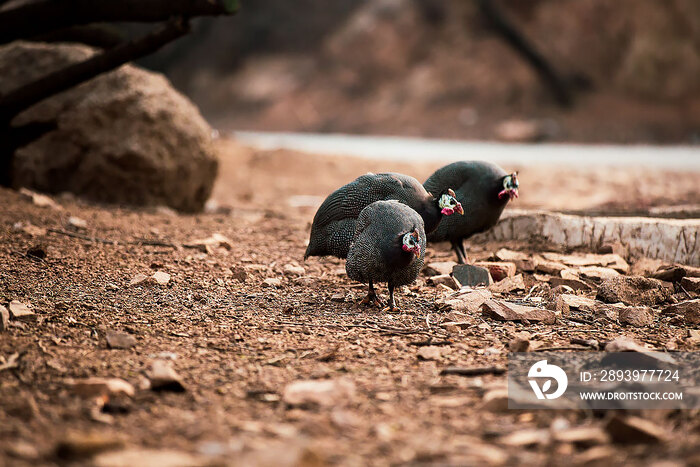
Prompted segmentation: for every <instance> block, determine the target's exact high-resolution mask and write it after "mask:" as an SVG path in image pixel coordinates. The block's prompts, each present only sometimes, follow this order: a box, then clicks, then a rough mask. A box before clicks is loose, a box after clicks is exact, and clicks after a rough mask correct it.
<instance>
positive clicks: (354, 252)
mask: <svg viewBox="0 0 700 467" xmlns="http://www.w3.org/2000/svg"><path fill="white" fill-rule="evenodd" d="M425 241H426V238H425V228H424V227H423V219H422V218H421V217H420V216H419V215H418V213H417V212H416V211H414V210H413V209H412V208H410V207H408V206H406V205H405V204H401V203H399V202H398V201H376V202H374V203H372V204H370V205H369V206H367V207H366V208H364V209H363V210H362V212H360V215H359V217H358V218H357V226H356V228H355V232H354V236H353V239H352V243H351V245H350V249H349V251H348V259H347V262H346V263H345V271H346V272H347V273H348V277H349V278H350V279H353V280H356V281H359V282H363V283H367V284H369V292H368V294H367V297H366V298H365V299H364V300H363V302H364V303H372V302H374V303H376V304H378V305H381V304H382V301H381V299H380V298H379V297H378V296H377V293H376V292H375V290H374V283H375V282H387V283H388V286H389V306H388V307H387V308H385V310H384V311H386V310H391V311H397V308H396V302H395V301H394V288H396V287H397V286H401V285H406V284H410V283H411V282H413V281H414V280H416V277H418V273H419V272H420V270H421V268H422V267H423V259H424V254H423V252H424V251H425Z"/></svg>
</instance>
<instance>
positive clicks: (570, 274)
mask: <svg viewBox="0 0 700 467" xmlns="http://www.w3.org/2000/svg"><path fill="white" fill-rule="evenodd" d="M559 277H561V278H562V279H567V280H574V281H577V280H580V279H581V277H580V276H579V274H578V270H577V269H571V268H566V269H564V270H562V271H559Z"/></svg>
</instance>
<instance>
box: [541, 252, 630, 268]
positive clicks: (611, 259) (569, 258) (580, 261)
mask: <svg viewBox="0 0 700 467" xmlns="http://www.w3.org/2000/svg"><path fill="white" fill-rule="evenodd" d="M542 257H543V258H544V259H546V260H549V261H556V262H558V263H563V264H566V265H567V266H571V267H584V266H599V267H604V268H610V269H614V270H616V271H618V272H621V273H627V272H628V271H629V264H627V261H625V260H624V259H623V258H622V257H621V256H620V255H618V254H606V255H596V254H592V253H587V254H585V255H562V254H559V253H551V252H547V253H542Z"/></svg>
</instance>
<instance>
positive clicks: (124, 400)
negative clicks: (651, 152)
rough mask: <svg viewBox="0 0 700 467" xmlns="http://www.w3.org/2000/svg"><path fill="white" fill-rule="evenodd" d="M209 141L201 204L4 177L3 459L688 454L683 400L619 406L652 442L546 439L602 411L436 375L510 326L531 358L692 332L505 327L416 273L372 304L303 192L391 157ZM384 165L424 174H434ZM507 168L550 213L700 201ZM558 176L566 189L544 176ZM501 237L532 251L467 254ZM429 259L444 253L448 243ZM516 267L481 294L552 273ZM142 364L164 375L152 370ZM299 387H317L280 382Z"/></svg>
mask: <svg viewBox="0 0 700 467" xmlns="http://www.w3.org/2000/svg"><path fill="white" fill-rule="evenodd" d="M220 149H221V153H222V170H221V175H220V180H219V183H218V185H217V187H216V189H215V194H214V200H215V202H214V203H211V204H210V209H209V212H207V213H203V214H199V215H177V214H175V213H173V212H170V211H169V210H167V209H129V208H120V207H114V206H98V205H94V204H88V203H85V202H82V201H80V200H76V199H73V198H72V197H70V196H58V197H56V198H54V199H55V200H56V202H57V203H58V204H57V205H56V206H53V207H52V206H48V207H43V206H39V205H37V204H36V203H33V202H32V200H31V199H29V198H27V197H26V196H24V195H22V194H20V193H17V192H14V191H10V190H6V189H2V190H0V264H2V268H1V269H0V303H2V304H4V305H6V306H7V305H8V304H10V302H11V301H13V300H17V301H19V302H21V303H23V304H25V305H28V306H29V307H30V309H31V310H32V311H33V312H34V315H32V316H29V317H25V318H23V319H12V320H10V326H9V329H7V330H5V331H4V332H3V333H2V334H0V394H1V395H2V396H1V397H0V465H5V464H6V465H57V464H64V463H66V462H72V463H74V464H75V465H127V464H129V465H325V464H358V465H360V464H361V465H365V464H368V463H370V464H378V465H388V464H398V463H413V464H435V463H437V464H459V465H472V464H473V465H475V464H484V463H485V464H494V465H498V464H512V465H515V464H535V463H537V464H551V465H559V464H561V463H562V462H564V459H565V460H566V462H571V463H573V464H577V465H578V464H581V465H583V464H587V465H590V464H591V463H592V464H596V463H597V464H600V465H609V464H611V463H613V462H616V463H620V464H624V465H628V464H630V465H634V464H639V465H642V464H644V465H649V464H653V463H654V462H662V461H669V462H670V463H664V464H663V465H684V463H685V462H686V461H688V462H690V463H691V464H692V462H696V463H697V462H700V451H698V448H697V446H698V445H700V443H699V442H700V425H699V424H698V419H697V413H695V412H691V411H685V412H678V411H644V412H636V413H630V414H621V413H619V412H618V413H616V415H617V416H618V417H622V416H623V415H635V416H639V417H641V418H643V419H645V420H646V421H647V422H649V423H651V424H653V425H654V427H656V428H657V429H659V430H661V431H662V432H663V433H665V435H664V436H656V437H651V438H649V439H646V438H643V437H641V436H639V437H638V441H642V442H640V443H632V444H621V443H619V442H616V441H610V439H609V438H604V439H589V438H586V439H585V440H583V441H577V442H567V441H557V440H555V439H554V438H553V437H552V436H550V433H554V432H556V431H557V430H561V429H563V427H566V426H572V427H579V426H585V427H592V429H597V430H602V431H603V432H605V433H608V434H613V431H611V430H612V429H606V428H605V427H606V426H608V424H609V423H610V419H611V417H612V416H613V415H612V413H610V412H599V413H592V412H585V411H557V412H554V411H546V410H535V411H508V410H500V409H499V407H498V406H497V405H494V404H489V403H488V397H486V398H485V395H488V394H493V391H494V390H498V388H502V387H503V386H504V384H505V381H506V377H505V375H503V374H500V375H496V374H494V375H482V376H476V377H464V376H456V375H441V370H442V369H444V368H445V367H448V366H458V367H482V366H483V367H485V366H500V367H503V366H505V365H506V363H507V353H508V346H509V343H510V342H511V341H513V339H514V338H515V337H517V336H516V335H519V336H520V337H523V336H525V339H526V340H528V341H529V342H531V344H532V346H533V348H540V349H542V348H552V347H572V343H571V342H572V339H596V340H597V341H599V342H606V341H611V340H614V339H616V338H618V337H620V336H630V337H632V338H634V339H636V340H637V342H639V343H641V344H643V345H647V346H648V347H650V348H655V349H660V350H666V349H668V350H692V349H697V348H698V341H697V340H693V339H690V338H688V333H689V331H688V326H686V325H684V324H682V323H679V322H678V321H677V320H675V321H674V320H673V319H671V318H670V317H668V316H664V315H660V314H659V313H657V312H656V310H658V309H659V307H655V308H654V310H653V322H652V324H651V325H648V326H644V327H629V326H623V325H621V324H620V323H619V322H617V321H615V320H603V319H594V318H591V316H588V315H581V314H576V313H574V312H573V311H572V312H571V313H570V314H566V313H564V314H563V315H562V316H560V317H559V318H558V319H557V321H556V322H555V323H554V324H542V323H538V322H526V321H519V322H502V321H496V320H494V319H491V318H488V317H483V316H482V315H481V313H460V312H458V311H454V310H452V311H450V310H446V309H445V308H444V307H441V306H440V305H439V304H440V303H442V302H443V301H444V299H445V298H446V297H447V296H448V295H449V294H450V293H451V291H449V290H447V289H445V288H444V287H441V286H435V285H433V284H430V283H428V280H427V277H426V276H425V275H423V276H421V277H420V278H419V279H418V280H417V281H416V283H415V284H414V285H412V286H410V287H407V288H404V289H403V290H402V291H401V292H400V293H399V298H400V302H399V304H400V306H401V308H402V312H401V313H387V314H383V313H380V312H379V311H378V310H377V309H374V308H366V307H364V306H362V305H360V304H359V300H360V298H362V296H363V295H364V289H363V288H362V287H360V286H359V285H358V284H354V283H351V282H350V281H349V280H348V279H347V277H346V276H345V273H344V264H343V262H342V261H339V260H336V259H320V260H319V259H317V258H312V259H310V260H308V261H307V262H303V261H302V257H303V252H304V249H305V245H306V241H307V239H308V230H309V225H310V221H311V219H312V217H313V213H314V211H315V204H316V203H317V202H319V201H320V200H319V199H317V198H315V197H318V196H324V195H325V194H327V193H328V192H330V191H331V190H332V189H334V188H336V187H337V186H340V185H341V184H343V183H346V182H347V181H349V180H351V179H352V178H354V177H355V176H357V175H359V174H361V173H364V172H366V171H367V170H382V169H386V168H389V167H385V166H386V164H384V165H382V163H381V162H376V161H375V162H371V161H359V160H353V159H346V160H345V159H338V158H323V157H320V156H318V157H307V156H300V155H298V154H293V153H284V152H272V153H255V152H253V151H252V150H248V149H244V148H240V147H238V146H236V145H235V144H233V143H230V142H222V143H221V145H220ZM390 168H391V169H392V170H396V171H402V172H406V173H411V174H413V175H417V176H419V177H420V178H421V179H423V178H424V177H425V176H426V175H427V174H428V173H429V171H430V170H431V169H432V167H431V166H429V165H425V166H423V165H420V164H418V165H411V166H408V165H401V164H398V165H397V164H392V166H391V167H390ZM522 172H523V173H522V177H521V188H522V198H521V201H520V206H525V207H552V208H559V207H561V206H560V205H561V204H564V203H563V199H564V198H565V197H566V196H569V198H570V199H572V200H574V201H576V202H577V203H578V205H577V206H575V207H572V208H575V209H585V208H587V207H590V208H593V207H595V208H600V207H601V206H608V207H611V206H612V207H614V208H616V209H621V208H629V209H637V208H638V207H639V205H638V204H637V205H635V204H634V203H635V200H637V201H638V200H640V199H641V200H642V202H643V203H644V205H645V206H649V205H661V204H665V203H666V204H671V203H679V204H685V203H688V202H696V201H697V199H698V188H697V182H696V180H695V179H693V177H691V176H684V175H683V174H658V173H655V174H651V173H641V172H639V173H637V172H635V173H629V172H627V173H617V174H615V173H610V172H607V173H605V174H602V172H601V174H600V177H598V176H596V174H595V173H590V174H584V175H580V174H570V173H567V172H566V170H565V169H546V170H545V169H540V170H539V171H538V170H536V169H528V170H525V169H523V170H522ZM552 174H556V177H555V179H556V180H560V177H565V179H568V180H574V182H561V181H559V182H557V183H552V182H551V180H552V178H550V177H551V176H552ZM579 175H580V176H579ZM567 177H568V178H567ZM640 177H642V178H641V180H644V181H645V183H642V184H639V180H640ZM579 182H580V183H579ZM669 187H673V188H669ZM681 187H689V188H688V189H687V190H682V189H681ZM586 188H588V189H593V190H596V192H597V193H598V195H597V196H595V197H592V198H591V199H590V200H589V202H588V203H585V202H584V200H581V199H580V193H583V192H585V190H586ZM693 190H694V191H693ZM605 193H607V194H608V195H609V196H607V197H606V196H603V195H602V194H605ZM302 196H303V197H302ZM71 218H79V219H82V220H84V221H85V225H84V226H83V225H82V223H81V222H80V221H77V220H76V219H72V220H71ZM18 223H20V224H18ZM32 226H33V228H32ZM214 234H220V236H214ZM221 236H223V237H221ZM212 237H213V238H212ZM203 239H208V241H205V242H199V241H198V240H203ZM503 247H507V248H509V249H511V250H520V251H522V252H524V253H525V254H526V255H527V257H528V258H536V257H537V255H538V254H539V253H541V247H540V246H537V245H495V244H480V245H470V246H469V254H470V258H471V259H472V260H482V259H487V258H490V257H492V256H493V254H494V252H495V251H497V250H499V249H500V248H503ZM427 255H428V259H427V262H435V261H446V260H452V259H453V257H452V256H453V255H452V254H451V253H450V252H449V251H448V250H447V248H446V246H445V245H438V246H436V247H429V248H428V253H427ZM644 264H646V263H645V262H644V261H640V260H638V261H636V262H633V264H632V270H635V271H641V270H642V269H643V267H644ZM157 272H162V273H167V274H168V275H169V279H168V280H167V281H166V277H165V276H164V275H162V274H160V275H158V276H156V277H157V278H160V279H161V281H162V282H163V284H159V283H158V282H156V281H155V279H153V278H151V276H153V275H154V274H155V273H157ZM518 272H521V271H518ZM140 274H141V275H144V276H146V277H149V278H147V279H143V277H142V276H141V277H140V276H139V275H140ZM523 276H524V283H525V286H526V287H525V288H524V289H523V290H518V291H513V292H508V293H504V294H501V295H500V296H497V297H500V299H506V298H508V299H520V300H522V299H523V298H524V297H525V296H526V295H527V294H528V293H529V292H531V291H532V293H531V294H530V297H533V296H540V297H542V299H543V300H548V299H550V298H551V292H548V290H549V286H548V285H547V284H545V285H543V283H544V282H546V281H547V280H549V276H547V275H546V274H542V275H540V274H537V275H535V274H533V273H530V272H525V273H524V274H523ZM139 281H140V282H139ZM132 282H136V283H135V284H133V285H130V284H131V283H132ZM533 286H537V287H535V289H532V287H533ZM594 287H595V285H594ZM381 293H382V294H384V295H386V289H385V288H382V289H381ZM580 295H582V296H584V297H586V298H593V297H594V296H595V290H591V291H588V292H583V293H580ZM15 309H17V305H16V304H15ZM449 322H452V323H458V324H449V325H448V324H446V323H449ZM523 331H526V332H527V333H528V334H527V335H521V334H518V333H521V332H523ZM119 333H123V334H119ZM124 334H125V335H127V336H125V335H124ZM128 336H132V337H133V339H131V338H129V337H128ZM108 341H109V342H110V343H108ZM110 344H111V345H110ZM115 346H116V347H119V346H125V347H128V348H111V347H115ZM574 347H577V346H574ZM578 347H580V346H578ZM578 351H589V350H586V349H585V347H584V348H581V349H580V350H578ZM15 354H16V355H15ZM155 361H158V362H166V363H165V364H164V365H165V366H166V367H169V368H172V369H173V370H174V371H175V372H176V373H177V374H176V375H173V374H166V375H165V376H164V377H161V378H160V379H159V378H158V377H157V376H159V375H154V374H153V373H154V372H155V373H157V372H158V371H157V369H156V368H152V366H153V362H155ZM156 366H158V364H156ZM161 366H162V365H161ZM165 372H166V373H168V372H167V370H166V371H165ZM93 377H99V378H120V379H122V380H124V381H125V382H126V383H128V384H127V385H126V386H127V388H126V389H125V388H124V385H123V383H122V386H120V388H121V392H124V391H126V392H130V390H131V389H133V395H131V396H127V395H124V394H118V393H119V392H120V390H119V388H116V389H114V388H112V389H106V386H105V384H104V383H100V384H96V383H95V381H91V382H90V384H86V383H84V382H83V383H84V384H82V385H80V384H78V383H80V382H82V379H84V378H93ZM163 380H165V381H163ZM305 380H314V381H315V382H316V383H317V384H312V383H310V384H307V385H304V384H301V385H300V384H298V383H296V384H293V383H295V382H299V381H305ZM319 382H321V383H319ZM129 385H131V386H133V387H132V388H131V387H129ZM149 385H150V387H149ZM159 385H164V387H162V388H160V390H156V389H159V388H158V386H159ZM86 387H87V388H86ZM606 430H607V431H606ZM523 433H529V434H530V435H528V436H530V438H528V439H525V440H523V436H525V435H523ZM532 433H535V436H534V437H533V436H532V435H531V434H532ZM507 435H511V436H510V437H508V436H507ZM593 438H595V437H593ZM613 438H614V435H613ZM658 465H661V464H658ZM693 465H696V464H693Z"/></svg>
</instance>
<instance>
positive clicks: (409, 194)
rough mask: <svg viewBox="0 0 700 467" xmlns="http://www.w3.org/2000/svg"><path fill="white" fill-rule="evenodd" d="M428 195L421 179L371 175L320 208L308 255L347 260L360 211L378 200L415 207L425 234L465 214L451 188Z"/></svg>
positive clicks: (340, 189) (361, 178)
mask: <svg viewBox="0 0 700 467" xmlns="http://www.w3.org/2000/svg"><path fill="white" fill-rule="evenodd" d="M433 193H437V195H438V196H433V195H432V194H431V193H428V192H427V191H426V190H425V188H424V187H423V185H421V184H420V182H419V181H418V180H416V179H415V178H413V177H409V176H408V175H402V174H397V173H380V174H373V173H368V174H366V175H362V176H360V177H358V178H356V179H355V180H354V181H352V182H350V183H348V184H347V185H345V186H343V187H341V188H338V189H337V190H335V191H334V192H333V193H331V194H330V195H328V198H326V199H325V201H324V202H323V204H321V207H319V208H318V211H317V212H316V215H315V216H314V221H313V224H312V225H311V237H310V239H309V246H308V248H307V249H306V253H305V254H304V259H306V258H308V257H309V256H326V255H333V256H337V257H338V258H345V257H346V256H347V255H348V249H349V248H350V242H351V241H352V237H353V234H354V232H355V224H356V222H357V216H359V215H360V211H362V209H364V208H365V207H366V206H368V205H370V204H371V203H373V202H375V201H382V200H398V201H400V202H401V203H404V204H406V205H408V206H410V207H411V208H413V209H414V210H415V211H416V212H417V213H418V214H419V215H420V216H421V218H422V219H423V222H424V225H425V230H426V232H432V231H433V230H435V229H436V228H437V226H438V224H439V223H440V221H441V219H442V218H443V216H450V215H452V214H453V213H455V212H457V213H459V214H464V210H463V209H462V205H461V204H459V203H458V202H457V200H456V199H455V197H454V192H453V191H452V190H451V189H450V188H449V187H445V188H444V189H442V190H440V191H437V192H433Z"/></svg>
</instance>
